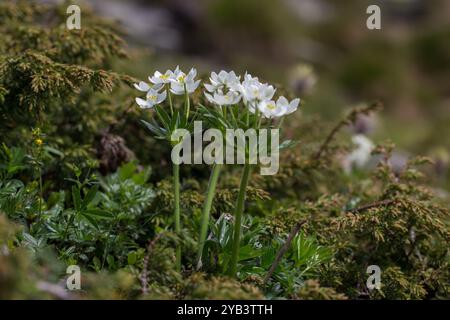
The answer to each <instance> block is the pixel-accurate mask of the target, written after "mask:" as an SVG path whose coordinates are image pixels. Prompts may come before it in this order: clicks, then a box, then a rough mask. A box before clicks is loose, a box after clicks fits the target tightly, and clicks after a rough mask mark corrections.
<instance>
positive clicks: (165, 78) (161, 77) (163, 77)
mask: <svg viewBox="0 0 450 320" xmlns="http://www.w3.org/2000/svg"><path fill="white" fill-rule="evenodd" d="M159 78H160V79H162V80H167V79H169V76H168V75H166V74H162V75H160V76H159Z"/></svg>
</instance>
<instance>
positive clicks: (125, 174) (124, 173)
mask: <svg viewBox="0 0 450 320" xmlns="http://www.w3.org/2000/svg"><path fill="white" fill-rule="evenodd" d="M135 171H136V164H134V163H133V162H128V163H127V164H124V165H123V166H121V167H120V169H119V177H120V180H122V181H125V180H127V179H130V178H131V177H132V176H133V174H134V173H135Z"/></svg>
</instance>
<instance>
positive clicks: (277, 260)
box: [264, 220, 306, 284]
mask: <svg viewBox="0 0 450 320" xmlns="http://www.w3.org/2000/svg"><path fill="white" fill-rule="evenodd" d="M305 223H306V220H302V221H300V222H299V223H297V224H296V225H295V226H294V227H293V228H292V230H291V233H289V236H288V238H287V239H286V242H285V243H284V244H283V246H282V247H281V248H280V250H278V253H277V256H276V258H275V260H274V262H273V263H272V265H271V266H270V269H269V271H268V272H267V275H266V277H265V278H264V284H266V283H267V281H269V279H270V277H271V276H272V274H273V273H274V272H275V269H276V268H277V267H278V265H279V264H280V261H281V258H283V256H284V254H285V253H286V251H287V250H288V249H289V246H290V245H291V242H292V240H293V239H294V237H295V236H296V235H297V233H298V232H299V231H300V228H301V227H302V226H303V225H304V224H305Z"/></svg>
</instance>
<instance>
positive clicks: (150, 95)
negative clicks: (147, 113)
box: [136, 88, 167, 109]
mask: <svg viewBox="0 0 450 320" xmlns="http://www.w3.org/2000/svg"><path fill="white" fill-rule="evenodd" d="M166 97H167V92H166V91H163V92H162V93H159V92H158V91H157V90H155V89H152V88H150V90H149V91H148V92H147V100H144V99H141V98H136V103H137V104H138V105H139V106H140V107H141V108H143V109H147V108H152V107H154V106H155V105H157V104H160V103H162V102H164V100H166Z"/></svg>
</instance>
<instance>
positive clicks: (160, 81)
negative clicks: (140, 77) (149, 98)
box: [148, 67, 179, 90]
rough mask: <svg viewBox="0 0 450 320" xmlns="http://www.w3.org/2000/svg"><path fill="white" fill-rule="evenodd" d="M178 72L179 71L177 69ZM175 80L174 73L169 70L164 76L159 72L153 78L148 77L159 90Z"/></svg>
mask: <svg viewBox="0 0 450 320" xmlns="http://www.w3.org/2000/svg"><path fill="white" fill-rule="evenodd" d="M176 70H179V68H178V67H177V69H176ZM174 78H175V73H174V71H171V70H167V71H166V72H165V73H164V74H162V73H161V72H159V71H156V72H155V73H154V74H153V76H152V77H148V79H149V80H150V82H151V83H153V85H154V87H153V88H154V89H156V90H159V89H160V88H161V87H163V86H164V85H165V84H168V83H170V81H171V80H172V79H174Z"/></svg>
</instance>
